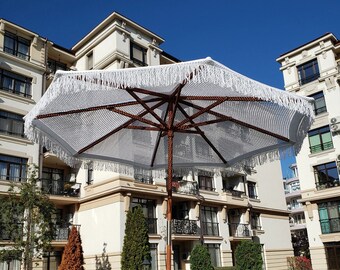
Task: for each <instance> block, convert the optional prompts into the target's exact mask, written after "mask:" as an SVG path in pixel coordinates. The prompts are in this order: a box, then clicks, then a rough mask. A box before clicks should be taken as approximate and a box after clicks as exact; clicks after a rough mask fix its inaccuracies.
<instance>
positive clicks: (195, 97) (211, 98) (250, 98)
mask: <svg viewBox="0 0 340 270" xmlns="http://www.w3.org/2000/svg"><path fill="white" fill-rule="evenodd" d="M222 98H225V99H226V100H227V101H265V100H263V99H261V98H256V97H225V96H181V100H220V99H222Z"/></svg>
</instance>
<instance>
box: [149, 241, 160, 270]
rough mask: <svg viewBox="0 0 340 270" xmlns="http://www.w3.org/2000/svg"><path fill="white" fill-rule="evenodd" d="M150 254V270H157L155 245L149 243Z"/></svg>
mask: <svg viewBox="0 0 340 270" xmlns="http://www.w3.org/2000/svg"><path fill="white" fill-rule="evenodd" d="M150 253H151V270H157V269H158V261H157V254H158V252H157V244H153V243H150Z"/></svg>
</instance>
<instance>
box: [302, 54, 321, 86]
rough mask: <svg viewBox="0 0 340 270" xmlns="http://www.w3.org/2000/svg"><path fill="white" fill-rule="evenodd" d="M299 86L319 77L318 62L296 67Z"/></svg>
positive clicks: (314, 61) (313, 61)
mask: <svg viewBox="0 0 340 270" xmlns="http://www.w3.org/2000/svg"><path fill="white" fill-rule="evenodd" d="M297 70H298V75H299V83H300V85H303V84H306V83H309V82H311V81H314V80H316V79H317V78H319V77H320V72H319V66H318V60H317V59H314V60H312V61H309V62H306V63H304V64H302V65H300V66H298V67H297Z"/></svg>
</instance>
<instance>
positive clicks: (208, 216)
mask: <svg viewBox="0 0 340 270" xmlns="http://www.w3.org/2000/svg"><path fill="white" fill-rule="evenodd" d="M201 216H202V217H201V222H202V224H201V225H202V231H203V234H204V235H213V236H218V235H219V232H218V222H217V208H216V207H210V206H202V209H201Z"/></svg>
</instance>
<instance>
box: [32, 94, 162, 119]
mask: <svg viewBox="0 0 340 270" xmlns="http://www.w3.org/2000/svg"><path fill="white" fill-rule="evenodd" d="M160 100H161V99H160V98H152V99H148V100H145V103H149V102H155V101H160ZM138 104H139V103H138V102H137V101H127V102H122V103H117V104H112V105H103V106H95V107H88V108H84V109H77V110H70V111H64V112H55V113H48V114H40V115H37V116H36V118H37V119H44V118H50V117H56V116H63V115H69V114H75V113H83V112H91V111H98V110H104V109H110V108H114V107H126V106H133V105H138Z"/></svg>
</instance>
